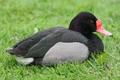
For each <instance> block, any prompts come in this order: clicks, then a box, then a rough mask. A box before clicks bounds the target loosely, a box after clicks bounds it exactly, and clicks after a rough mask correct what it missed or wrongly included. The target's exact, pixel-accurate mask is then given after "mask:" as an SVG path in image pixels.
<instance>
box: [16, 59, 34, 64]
mask: <svg viewBox="0 0 120 80" xmlns="http://www.w3.org/2000/svg"><path fill="white" fill-rule="evenodd" d="M16 61H17V62H18V63H20V64H22V65H28V64H30V63H32V62H33V61H34V58H24V57H16Z"/></svg>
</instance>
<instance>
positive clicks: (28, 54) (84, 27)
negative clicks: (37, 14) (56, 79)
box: [8, 12, 104, 66]
mask: <svg viewBox="0 0 120 80" xmlns="http://www.w3.org/2000/svg"><path fill="white" fill-rule="evenodd" d="M96 22H97V18H96V17H95V16H94V15H92V14H91V13H86V12H83V13H80V14H79V15H77V16H76V17H75V18H74V19H73V20H72V21H71V23H70V27H69V29H66V28H63V27H56V28H51V29H48V30H45V31H40V32H38V33H36V34H34V35H33V36H31V37H28V38H27V39H24V40H22V41H21V42H19V43H17V44H16V45H14V46H13V47H12V49H9V50H8V52H9V53H11V54H13V55H16V56H17V57H22V58H17V59H18V60H17V61H18V62H20V63H21V64H31V63H32V64H37V65H46V66H49V65H54V64H59V63H65V62H74V61H79V62H82V61H84V60H86V59H87V58H88V56H89V55H90V53H92V52H96V53H100V52H103V51H104V45H103V43H102V40H101V39H100V38H99V37H98V36H97V35H95V34H94V33H92V32H95V31H96V25H97V24H96ZM26 60H28V61H26ZM27 62H28V63H27Z"/></svg>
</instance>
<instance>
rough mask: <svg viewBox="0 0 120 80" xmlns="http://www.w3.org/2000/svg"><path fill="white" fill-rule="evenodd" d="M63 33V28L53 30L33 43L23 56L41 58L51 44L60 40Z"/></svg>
mask: <svg viewBox="0 0 120 80" xmlns="http://www.w3.org/2000/svg"><path fill="white" fill-rule="evenodd" d="M63 34H64V30H55V31H54V32H52V33H50V34H49V35H47V36H46V37H44V38H43V39H41V40H40V41H39V42H38V43H37V44H35V45H34V46H33V47H32V48H31V49H30V50H29V51H28V53H27V54H26V55H25V56H24V57H26V58H27V57H36V58H37V57H39V58H42V57H43V56H44V55H45V54H46V52H47V51H48V50H49V49H50V48H51V47H52V46H53V45H55V44H56V43H57V42H59V41H60V40H61V36H62V35H63Z"/></svg>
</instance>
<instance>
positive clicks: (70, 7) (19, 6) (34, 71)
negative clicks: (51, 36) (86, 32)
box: [0, 0, 120, 80]
mask: <svg viewBox="0 0 120 80" xmlns="http://www.w3.org/2000/svg"><path fill="white" fill-rule="evenodd" d="M119 8H120V0H0V80H119V79H120V9H119ZM80 11H90V12H92V13H94V14H95V15H96V16H97V17H98V18H100V19H101V20H102V21H103V24H104V26H105V28H106V29H108V30H109V31H111V32H112V33H113V37H103V36H100V37H101V38H102V40H103V42H104V44H105V53H103V54H102V55H99V56H98V57H95V58H94V57H93V59H91V60H88V61H86V62H84V63H83V64H79V63H74V64H63V65H58V66H56V67H54V68H53V67H40V66H22V65H20V64H18V63H17V62H16V61H15V58H14V57H12V56H10V55H9V54H8V53H6V52H5V50H6V48H8V47H9V46H12V45H13V44H15V43H16V42H18V41H20V40H21V39H23V38H25V37H27V36H29V35H31V34H33V32H34V29H35V28H39V29H40V30H44V29H47V28H49V27H55V26H65V27H68V25H69V22H70V21H71V19H72V18H73V17H74V16H75V15H76V14H77V13H79V12H80Z"/></svg>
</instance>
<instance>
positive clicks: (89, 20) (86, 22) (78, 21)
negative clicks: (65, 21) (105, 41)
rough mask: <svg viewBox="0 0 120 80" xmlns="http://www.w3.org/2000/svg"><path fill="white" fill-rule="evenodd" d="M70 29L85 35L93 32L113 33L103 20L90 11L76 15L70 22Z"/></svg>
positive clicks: (106, 34)
mask: <svg viewBox="0 0 120 80" xmlns="http://www.w3.org/2000/svg"><path fill="white" fill-rule="evenodd" d="M69 29H70V30H73V31H77V32H80V33H82V34H83V35H85V36H88V35H89V34H92V33H93V32H99V33H101V34H103V35H105V36H110V35H112V33H110V32H108V31H107V30H105V29H104V27H103V26H102V21H101V20H100V19H97V18H96V17H95V16H94V15H93V14H92V13H89V12H81V13H79V14H78V15H77V16H75V17H74V18H73V19H72V21H71V23H70V26H69Z"/></svg>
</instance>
